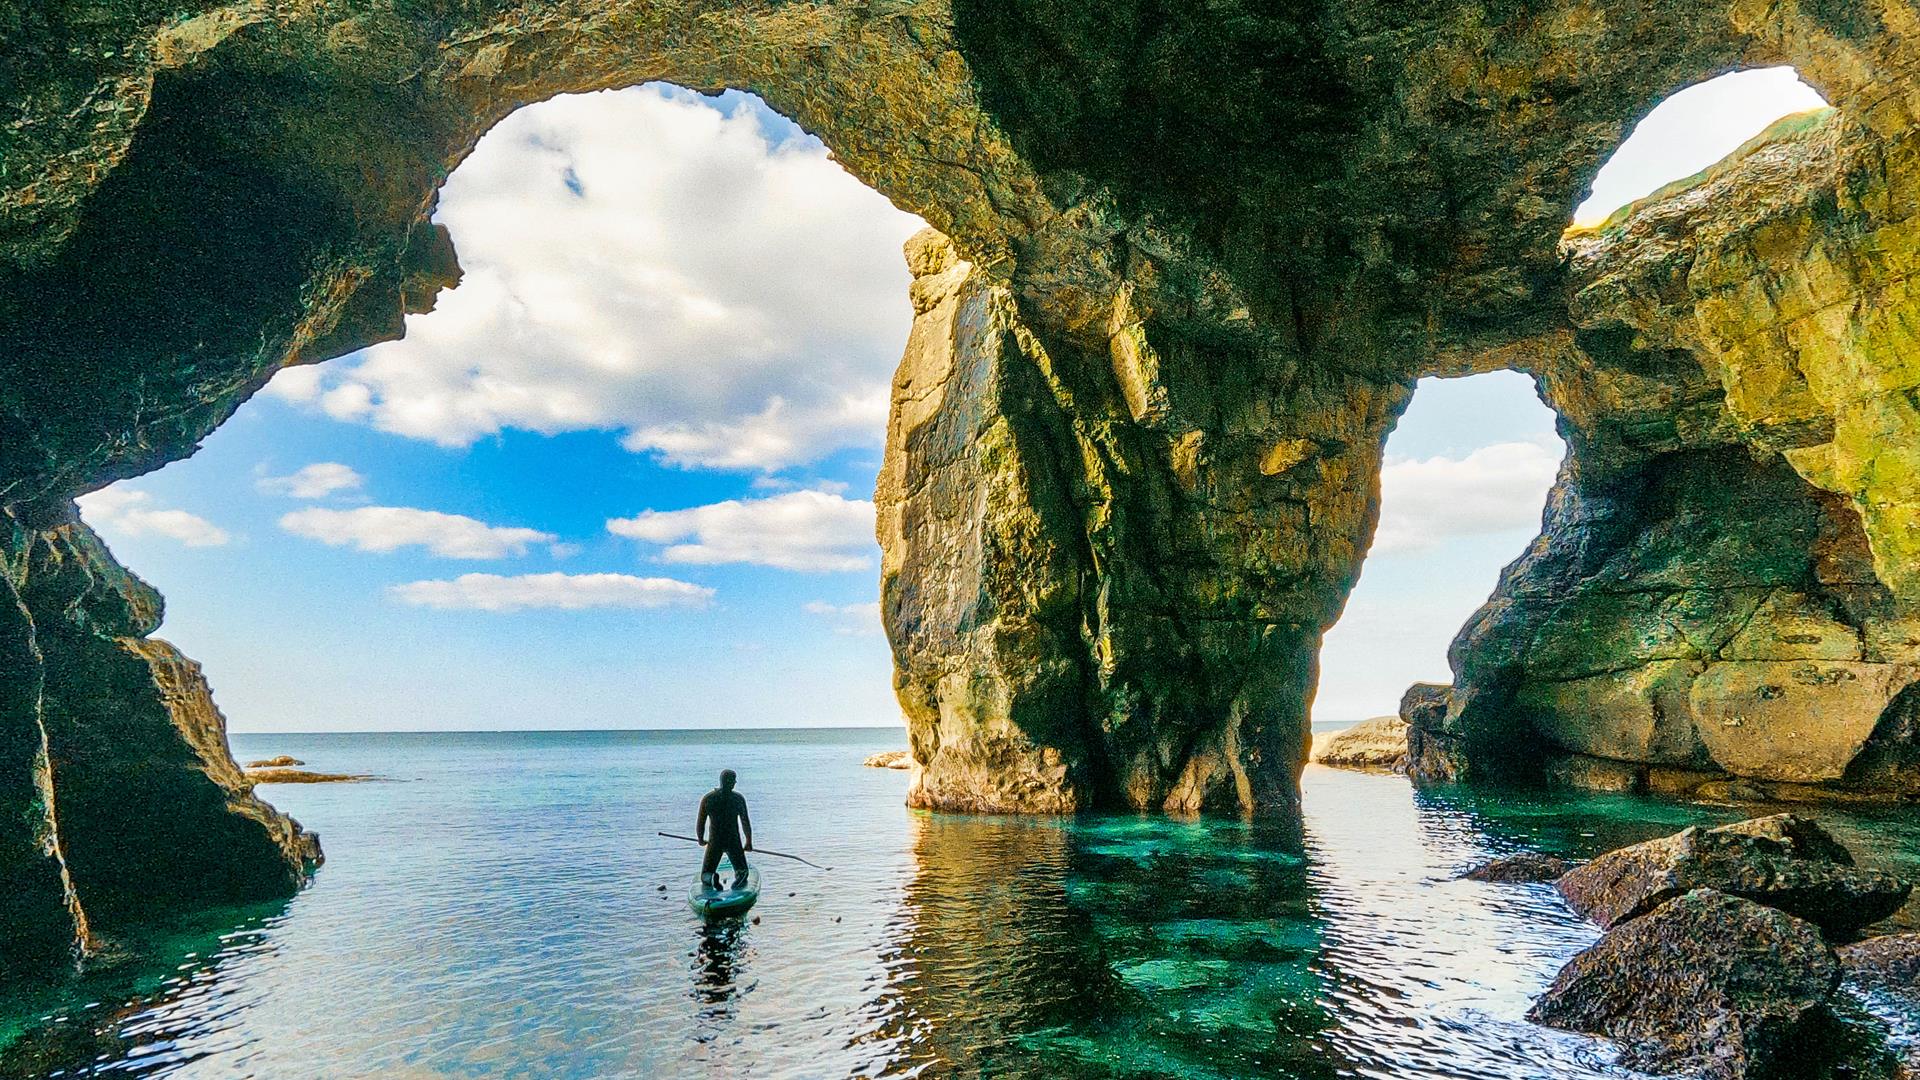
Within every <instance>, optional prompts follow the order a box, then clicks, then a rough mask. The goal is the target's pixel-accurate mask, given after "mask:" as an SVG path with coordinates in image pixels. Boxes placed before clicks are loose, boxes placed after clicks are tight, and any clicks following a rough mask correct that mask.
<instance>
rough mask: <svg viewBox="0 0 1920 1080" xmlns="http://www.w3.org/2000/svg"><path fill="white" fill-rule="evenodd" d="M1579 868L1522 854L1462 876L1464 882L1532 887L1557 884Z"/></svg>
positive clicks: (1564, 861)
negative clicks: (1548, 883) (1550, 883)
mask: <svg viewBox="0 0 1920 1080" xmlns="http://www.w3.org/2000/svg"><path fill="white" fill-rule="evenodd" d="M1575 865H1577V864H1576V863H1574V862H1573V860H1571V859H1563V858H1561V857H1560V856H1558V855H1542V854H1540V853H1539V852H1534V851H1523V852H1521V853H1519V854H1517V855H1507V856H1504V857H1502V858H1498V859H1493V860H1491V861H1488V862H1484V863H1481V864H1480V865H1479V866H1476V867H1473V868H1472V869H1470V870H1467V871H1466V872H1464V873H1462V874H1461V875H1460V877H1461V879H1462V880H1465V881H1489V882H1497V883H1500V884H1506V885H1533V884H1545V883H1547V882H1550V881H1558V880H1559V879H1560V878H1561V877H1562V876H1563V875H1565V874H1566V873H1567V871H1569V870H1572V869H1573V868H1574V866H1575Z"/></svg>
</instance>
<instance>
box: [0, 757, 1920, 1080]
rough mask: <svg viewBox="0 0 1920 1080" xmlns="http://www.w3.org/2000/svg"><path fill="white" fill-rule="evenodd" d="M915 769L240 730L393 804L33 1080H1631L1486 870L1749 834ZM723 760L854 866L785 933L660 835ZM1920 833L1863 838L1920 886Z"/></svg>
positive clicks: (1636, 821) (56, 1013)
mask: <svg viewBox="0 0 1920 1080" xmlns="http://www.w3.org/2000/svg"><path fill="white" fill-rule="evenodd" d="M903 741H904V740H903V738H902V736H901V734H900V733H898V732H884V731H883V732H871V731H868V732H728V733H720V732H702V733H688V734H674V733H640V732H619V733H567V734H487V735H329V736H285V735H283V736H245V735H241V736H235V737H234V747H235V751H236V753H237V755H238V756H240V757H241V758H242V759H243V760H244V759H247V758H252V757H264V756H270V755H273V754H280V753H288V754H292V755H294V756H296V757H300V758H303V759H305V760H306V761H307V762H308V764H309V765H310V766H311V767H314V768H318V769H322V770H326V771H340V772H374V773H379V774H382V775H386V776H391V777H394V778H396V782H392V783H376V784H357V785H322V786H311V787H305V786H281V785H276V786H271V787H267V788H263V789H262V790H263V793H264V794H266V795H267V796H268V797H269V798H270V799H271V800H273V801H274V802H276V803H277V804H279V805H280V806H282V807H284V808H285V809H287V810H289V811H290V812H292V813H293V814H295V815H296V816H297V817H299V818H300V819H301V820H302V821H303V822H305V823H306V824H307V825H308V826H309V827H312V828H314V829H316V830H318V831H319V832H320V833H321V836H322V840H323V843H324V844H325V846H326V849H327V853H328V859H329V861H328V864H327V866H326V867H325V868H323V869H322V870H321V872H320V874H319V876H318V878H317V879H316V881H315V883H314V884H313V886H312V887H310V888H309V889H307V890H306V891H304V892H302V893H301V894H300V895H299V896H297V897H295V898H294V899H293V900H292V901H291V902H289V903H286V904H284V905H273V906H270V907H266V908H259V909H249V910H244V911H233V912H227V913H223V914H222V915H221V916H219V917H217V918H215V919H211V920H207V921H204V922H202V923H200V924H197V925H194V926H186V927H179V928H174V929H172V930H170V931H168V932H166V933H163V934H156V935H155V936H154V938H153V940H150V941H145V942H139V943H130V945H129V948H130V951H131V952H133V953H135V954H137V955H136V957H135V958H133V959H129V960H127V961H126V962H124V963H122V964H120V965H118V966H116V967H113V968H111V969H109V970H106V971H102V972H95V973H91V974H89V975H88V976H86V977H84V978H81V979H76V980H74V981H72V982H70V983H67V984H63V985H60V986H57V987H53V988H20V987H16V988H12V989H10V990H3V991H0V1076H8V1077H12V1076H39V1075H68V1076H76V1075H108V1076H159V1075H165V1076H178V1077H246V1076H258V1077H375V1076H377V1077H398V1078H406V1077H443V1076H451V1077H490V1076H502V1077H506V1076H556V1077H662V1078H673V1077H697V1078H711V1077H808V1078H812V1077H839V1076H922V1077H928V1078H934V1077H995V1078H1000V1077H1036V1078H1038V1077H1048V1078H1061V1077H1066V1078H1078V1077H1087V1078H1095V1077H1098V1078H1109V1077H1113V1078H1118V1077H1126V1078H1139V1077H1167V1076H1178V1077H1196V1078H1202V1077H1243V1076H1250V1075H1259V1076H1274V1077H1299V1078H1319V1077H1497V1078H1515V1077H1599V1076H1624V1075H1628V1074H1626V1073H1624V1072H1623V1071H1621V1070H1618V1069H1615V1068H1612V1067H1611V1066H1610V1065H1609V1064H1608V1059H1609V1055H1608V1052H1607V1051H1606V1049H1605V1048H1604V1046H1602V1045H1601V1044H1598V1043H1595V1042H1592V1041H1589V1040H1585V1039H1580V1038H1577V1037H1573V1036H1567V1035H1561V1034H1557V1033H1554V1032H1550V1031H1546V1030H1544V1029H1540V1028H1536V1027H1534V1026H1532V1025H1529V1024H1527V1023H1525V1022H1524V1021H1523V1020H1522V1019H1521V1016H1522V1014H1523V1013H1524V1011H1525V1009H1526V1007H1527V1004H1528V1002H1529V1001H1530V999H1531V998H1532V997H1533V995H1534V994H1536V993H1537V992H1538V991H1539V990H1540V989H1541V988H1542V987H1543V986H1544V985H1545V983H1546V982H1547V980H1548V979H1550V978H1551V976H1552V974H1553V972H1554V971H1555V970H1557V969H1558V967H1559V965H1560V964H1561V963H1563V962H1564V961H1565V959H1566V958H1567V957H1569V956H1570V955H1572V954H1573V953H1574V952H1576V951H1578V950H1579V949H1581V948H1583V947H1585V946H1586V945H1587V944H1589V943H1590V942H1591V941H1592V940H1593V939H1594V938H1595V936H1596V935H1595V932H1594V931H1593V930H1592V928H1590V927H1588V926H1587V925H1585V924H1584V923H1582V922H1580V921H1579V920H1577V919H1575V918H1573V917H1572V916H1571V915H1570V913H1568V912H1567V910H1566V909H1565V908H1564V907H1563V906H1562V905H1561V904H1560V902H1559V901H1558V899H1557V898H1556V897H1555V895H1554V894H1553V892H1552V890H1551V889H1550V888H1549V887H1546V886H1496V885H1484V884H1479V883H1474V882H1462V881H1454V880H1452V877H1453V875H1454V874H1455V873H1457V872H1458V871H1459V870H1460V869H1463V868H1465V867H1466V866H1468V865H1471V864H1472V863H1474V862H1476V861H1478V860H1480V859H1483V858H1485V857H1487V856H1489V855H1494V854H1503V853H1507V852H1510V851H1516V850H1522V849H1531V850H1544V851H1552V852H1558V853H1563V854H1568V855H1576V856H1578V855H1589V854H1593V853H1596V852H1598V851H1601V850H1605V849H1608V848H1611V847H1614V846H1618V845H1619V844H1622V843H1627V842H1631V841H1635V840H1639V839H1644V838H1647V837H1651V836H1658V835H1664V834H1666V833H1668V832H1672V831H1674V830H1675V829H1678V828H1680V827H1682V826H1684V825H1687V824H1692V823H1696V822H1703V821H1712V820H1719V819H1723V818H1731V817H1738V816H1742V815H1740V814H1739V813H1737V812H1734V811H1731V810H1713V809H1709V808H1701V807H1691V806H1681V805H1675V804H1669V803H1662V802H1656V801H1649V800H1642V799H1626V798H1617V797H1600V796H1596V797H1575V798H1568V797H1564V796H1563V797H1560V798H1555V799H1548V798H1541V797H1532V796H1517V795H1506V796H1491V795H1484V794H1482V795H1469V794H1464V793H1457V792H1441V793H1435V792H1426V793H1419V794H1416V793H1415V792H1413V791H1412V789H1411V788H1410V786H1409V785H1408V784H1407V783H1406V781H1404V780H1402V779H1400V778H1397V777H1391V776H1376V775H1363V774H1356V773H1346V772H1336V771H1331V770H1323V769H1312V770H1309V772H1308V774H1307V778H1306V798H1307V804H1308V813H1307V816H1306V820H1305V822H1304V824H1303V826H1302V827H1300V828H1297V829H1288V828H1284V827H1276V826H1269V825H1262V826H1257V827H1256V826H1249V825H1245V824H1241V823H1221V822H1209V823H1202V822H1176V821H1165V820H1160V819H1148V818H1135V817H1108V818H1081V819H1078V820H1069V821H1061V820H1053V819H1027V818H967V817H954V816H946V815H929V814H922V813H916V812H912V811H908V810H906V809H905V808H904V807H903V806H902V805H901V800H902V796H903V793H904V790H905V786H906V777H905V774H904V773H900V772H893V771H888V770H878V769H865V768H862V767H861V766H860V764H859V762H860V760H861V759H862V758H863V757H864V756H866V754H868V753H870V752H873V751H876V750H881V749H891V748H893V747H895V746H898V745H900V744H901V743H902V742H903ZM723 767H732V768H735V769H738V770H739V771H740V773H741V788H742V791H743V792H745V793H746V794H747V796H748V798H749V800H750V801H751V803H752V807H753V812H754V823H755V827H756V834H757V838H758V839H759V840H760V841H761V842H763V843H765V844H767V845H768V846H770V847H774V848H776V849H780V850H786V851H792V852H796V853H801V854H806V855H808V856H809V857H810V858H813V859H814V860H815V861H817V862H821V863H824V864H827V865H830V866H833V867H835V868H836V869H834V870H833V871H832V872H830V873H822V872H819V871H815V870H809V869H807V868H805V867H800V866H796V865H794V864H791V863H785V862H782V861H780V860H776V859H771V858H763V859H762V860H761V861H760V864H759V865H760V866H761V870H762V873H763V875H764V878H765V891H764V893H763V896H762V900H761V904H760V906H759V907H757V908H756V909H755V911H754V914H755V915H756V916H758V917H759V919H758V921H757V922H750V923H736V924H732V925H728V926H723V927H720V928H717V929H709V928H706V927H703V926H702V925H701V923H700V922H699V921H698V920H697V919H695V918H694V917H693V916H692V914H691V913H690V912H689V911H688V910H687V908H686V886H687V884H688V883H689V881H690V879H691V877H692V875H693V872H694V870H695V869H696V861H695V860H696V855H697V851H696V849H695V848H693V846H692V845H689V844H681V843H678V842H675V841H669V840H662V839H660V838H658V837H656V836H655V835H654V833H655V831H656V830H659V829H666V830H669V831H675V832H690V831H691V830H692V825H693V822H692V821H691V820H690V819H691V815H692V811H693V807H694V805H695V802H696V801H697V799H698V797H699V795H700V794H701V793H702V792H704V791H705V790H706V789H707V788H708V787H710V786H711V785H712V782H713V775H714V774H715V773H717V772H718V770H719V769H721V768H723ZM1823 816H1826V815H1823ZM1909 816H1910V815H1903V814H1899V813H1890V814H1884V815H1879V816H1877V817H1874V816H1860V815H1834V816H1832V818H1831V820H1832V823H1833V824H1834V826H1835V827H1836V829H1837V830H1838V831H1840V832H1841V833H1842V834H1843V835H1844V836H1845V838H1846V839H1848V840H1849V841H1850V842H1851V843H1852V844H1853V845H1854V846H1855V848H1856V850H1857V851H1859V852H1860V853H1861V854H1862V855H1863V856H1865V858H1866V861H1870V862H1880V863H1890V864H1895V865H1903V866H1908V867H1913V866H1916V865H1920V823H1913V822H1909V821H1907V820H1906V818H1907V817H1909ZM662 886H664V888H662Z"/></svg>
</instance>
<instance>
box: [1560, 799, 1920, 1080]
mask: <svg viewBox="0 0 1920 1080" xmlns="http://www.w3.org/2000/svg"><path fill="white" fill-rule="evenodd" d="M1558 884H1559V889H1560V892H1561V893H1562V895H1564V896H1565V897H1566V899H1567V901H1568V903H1569V904H1570V905H1571V906H1572V907H1573V908H1574V910H1576V911H1578V912H1580V913H1581V914H1583V915H1585V916H1587V917H1588V918H1591V919H1593V920H1594V921H1596V922H1598V923H1599V924H1600V925H1601V926H1603V927H1607V928H1608V932H1607V934H1606V936H1605V937H1603V938H1601V939H1600V942H1599V943H1598V944H1596V945H1594V946H1593V947H1592V948H1590V949H1587V950H1586V951H1585V952H1582V953H1580V954H1579V955H1578V956H1575V957H1574V958H1573V960H1572V961H1571V962H1569V963H1568V964H1567V965H1566V967H1565V968H1563V969H1562V970H1561V971H1560V973H1559V975H1558V976H1557V977H1556V978H1555V979H1554V981H1553V985H1552V986H1551V987H1549V988H1548V990H1547V992H1546V993H1545V994H1543V995H1542V996H1541V997H1540V998H1539V1000H1538V1001H1536V1002H1535V1004H1534V1007H1533V1009H1532V1011H1531V1012H1530V1013H1529V1014H1528V1016H1529V1018H1530V1019H1533V1020H1536V1021H1538V1022H1540V1023H1544V1024H1549V1025H1552V1026H1554V1027H1562V1028H1567V1029H1569V1030H1572V1031H1581V1032H1586V1033H1588V1034H1593V1035H1604V1036H1606V1037H1608V1038H1611V1039H1614V1040H1616V1041H1618V1042H1620V1043H1621V1044H1622V1054H1621V1059H1620V1060H1621V1064H1623V1065H1626V1066H1629V1067H1631V1068H1636V1069H1641V1070H1645V1071H1649V1072H1682V1071H1684V1072H1687V1073H1689V1074H1693V1075H1699V1076H1705V1077H1729V1078H1736V1077H1749V1076H1751V1077H1773V1076H1806V1077H1829V1076H1831V1077H1855V1078H1870V1077H1887V1078H1889V1080H1891V1078H1893V1077H1896V1076H1904V1075H1906V1074H1905V1073H1904V1072H1901V1071H1900V1065H1899V1062H1898V1061H1897V1060H1896V1057H1895V1055H1894V1054H1893V1052H1892V1051H1891V1050H1890V1048H1889V1044H1888V1041H1887V1037H1886V1036H1887V1033H1886V1031H1885V1030H1884V1029H1883V1028H1882V1027H1881V1026H1880V1025H1879V1023H1878V1022H1877V1021H1875V1020H1873V1019H1872V1018H1870V1017H1867V1016H1864V1015H1860V1014H1859V1013H1858V1010H1857V1009H1856V1008H1855V1007H1854V1006H1853V1005H1852V1004H1851V1003H1850V1001H1849V1000H1848V999H1846V998H1844V997H1841V996H1836V995H1835V993H1834V991H1835V989H1836V988H1837V987H1838V985H1839V983H1840V976H1841V969H1842V966H1843V964H1844V965H1847V966H1849V967H1850V968H1851V969H1852V970H1851V971H1850V976H1851V977H1852V978H1853V979H1854V981H1855V983H1856V984H1862V985H1870V984H1873V983H1874V982H1875V981H1876V980H1884V979H1888V978H1893V979H1897V978H1899V977H1900V974H1901V973H1902V972H1903V971H1904V970H1905V969H1906V968H1908V967H1910V966H1912V965H1911V964H1910V963H1909V961H1910V960H1911V956H1910V955H1909V953H1910V951H1911V950H1910V948H1909V943H1908V942H1906V941H1905V938H1906V937H1908V936H1911V935H1899V936H1895V937H1889V938H1875V939H1871V940H1870V941H1869V942H1866V943H1862V944H1861V945H1857V946H1848V947H1846V948H1843V949H1842V950H1841V951H1840V953H1839V954H1838V955H1836V953H1835V950H1834V948H1833V947H1832V943H1833V942H1834V941H1836V940H1838V941H1846V940H1850V939H1851V937H1852V936H1853V935H1854V934H1855V933H1856V932H1857V931H1858V929H1859V928H1860V927H1862V926H1865V925H1867V924H1869V923H1872V922H1876V921H1878V920H1880V919H1882V918H1885V917H1886V916H1887V915H1890V914H1892V913H1893V911H1894V910H1896V909H1897V908H1898V907H1899V906H1900V905H1901V903H1902V902H1904V900H1905V899H1906V895H1907V892H1908V885H1907V883H1905V882H1902V881H1897V880H1895V879H1893V878H1892V876H1891V875H1887V874H1876V873H1873V872H1870V871H1863V870H1860V869H1858V868H1856V867H1855V866H1854V860H1853V855H1852V853H1851V852H1849V851H1848V850H1847V849H1846V847H1845V846H1843V845H1842V844H1840V842H1839V841H1837V840H1835V839H1834V838H1833V837H1832V836H1830V835H1829V834H1828V833H1827V832H1826V831H1825V830H1823V829H1821V828H1820V827H1819V826H1818V825H1817V824H1815V823H1814V822H1812V821H1808V820H1806V819H1804V818H1799V817H1796V816H1794V815H1791V814H1776V815H1774V816H1772V817H1764V818H1753V819H1750V820H1747V821H1742V822H1736V823H1734V824H1731V825H1725V826H1721V827H1720V828H1717V829H1708V830H1701V829H1697V828H1696V829H1687V830H1685V831H1683V832H1681V833H1678V834H1676V835H1674V836H1670V837H1667V838H1665V839H1663V840H1654V841H1650V842H1648V843H1644V844H1636V845H1633V846H1631V847H1626V848H1621V849H1620V850H1618V851H1613V852H1609V853H1608V854H1606V855H1602V856H1600V857H1599V858H1597V859H1595V860H1593V861H1592V862H1590V863H1587V864H1585V865H1583V866H1579V867H1575V868H1574V869H1572V870H1569V871H1568V872H1567V873H1566V874H1565V875H1563V876H1562V877H1561V878H1560V880H1559V883H1558ZM1875 942H1881V943H1885V944H1881V945H1875V944H1874V943H1875ZM1849 956H1850V957H1852V959H1851V960H1847V959H1845V958H1846V957H1849Z"/></svg>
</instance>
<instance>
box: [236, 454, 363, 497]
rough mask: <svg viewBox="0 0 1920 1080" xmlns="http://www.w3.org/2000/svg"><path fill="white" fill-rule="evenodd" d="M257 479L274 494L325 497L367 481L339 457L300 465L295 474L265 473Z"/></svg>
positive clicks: (265, 490) (264, 488)
mask: <svg viewBox="0 0 1920 1080" xmlns="http://www.w3.org/2000/svg"><path fill="white" fill-rule="evenodd" d="M255 483H256V485H257V486H258V487H259V488H260V490H261V491H264V492H267V493H268V494H270V495H288V496H291V497H293V498H296V499H324V498H326V497H327V496H329V495H334V494H337V493H339V492H342V491H357V490H359V489H360V488H361V487H363V486H364V485H365V484H366V478H365V477H363V476H361V475H360V474H359V473H358V472H355V471H354V470H353V468H352V467H350V466H347V465H342V464H340V463H339V462H337V461H317V462H314V463H313V464H312V465H308V466H305V467H303V468H300V469H296V470H295V471H294V472H293V473H292V475H289V476H262V477H261V478H260V479H259V480H257V481H255Z"/></svg>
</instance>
